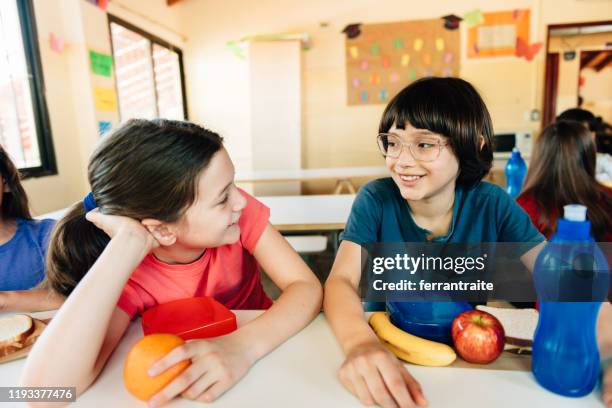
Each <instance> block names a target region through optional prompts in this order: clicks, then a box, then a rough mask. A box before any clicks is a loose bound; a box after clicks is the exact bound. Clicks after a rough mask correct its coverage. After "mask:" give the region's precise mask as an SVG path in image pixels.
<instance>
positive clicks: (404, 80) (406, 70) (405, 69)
mask: <svg viewBox="0 0 612 408" xmlns="http://www.w3.org/2000/svg"><path fill="white" fill-rule="evenodd" d="M359 28H360V35H359V36H358V37H355V38H352V39H351V38H349V37H348V36H346V37H345V56H346V58H345V63H346V78H347V79H346V89H347V103H348V104H349V105H367V104H381V103H386V102H388V101H389V100H390V99H391V98H392V97H393V96H395V94H397V92H399V91H400V90H401V89H402V88H404V87H405V86H406V85H407V84H408V83H409V82H411V81H414V80H416V79H417V78H419V77H422V76H431V75H436V76H458V75H459V58H457V57H456V56H459V55H460V53H459V52H460V33H459V30H449V29H447V28H444V27H443V25H442V24H440V19H439V18H436V19H428V20H411V21H402V22H394V23H383V24H362V25H361V26H360V27H359ZM373 48H375V50H376V51H375V52H372V49H373ZM354 55H358V57H357V58H355V57H354ZM357 84H358V85H357Z"/></svg>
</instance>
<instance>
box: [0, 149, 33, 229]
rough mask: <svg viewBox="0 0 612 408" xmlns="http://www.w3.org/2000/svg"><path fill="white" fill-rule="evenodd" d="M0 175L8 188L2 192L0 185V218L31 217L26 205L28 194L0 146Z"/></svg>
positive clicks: (2, 187) (17, 172)
mask: <svg viewBox="0 0 612 408" xmlns="http://www.w3.org/2000/svg"><path fill="white" fill-rule="evenodd" d="M0 175H2V178H3V179H4V182H5V183H6V185H7V186H8V188H9V190H10V191H9V192H8V193H3V191H4V186H2V185H0V194H2V195H3V196H2V214H1V216H2V218H3V219H12V218H25V219H27V220H31V219H32V215H31V214H30V207H29V206H28V196H27V195H26V193H25V190H24V189H23V186H22V185H21V177H20V176H19V170H17V167H16V166H15V165H14V164H13V162H12V161H11V159H10V158H9V157H8V154H7V153H6V151H5V150H4V149H3V148H2V146H0Z"/></svg>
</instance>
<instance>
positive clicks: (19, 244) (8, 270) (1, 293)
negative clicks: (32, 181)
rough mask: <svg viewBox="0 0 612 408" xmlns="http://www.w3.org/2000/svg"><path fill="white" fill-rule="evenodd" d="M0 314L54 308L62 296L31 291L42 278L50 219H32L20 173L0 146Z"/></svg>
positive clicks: (52, 223) (45, 291)
mask: <svg viewBox="0 0 612 408" xmlns="http://www.w3.org/2000/svg"><path fill="white" fill-rule="evenodd" d="M0 193H1V194H0V311H11V310H16V311H24V312H27V311H36V310H49V309H56V308H58V307H59V306H60V305H61V303H62V300H63V299H62V297H60V296H57V295H54V294H52V293H51V292H50V291H48V290H45V289H32V288H34V287H35V286H37V285H38V284H39V283H40V282H41V281H42V280H43V278H44V277H45V254H46V253H47V246H48V242H49V234H50V232H51V229H52V228H53V225H54V221H53V220H34V219H32V216H31V214H30V209H29V207H28V197H27V196H26V193H25V191H24V189H23V187H22V185H21V181H20V178H19V172H18V170H17V168H16V167H15V165H14V164H13V162H12V161H11V159H10V158H9V157H8V154H7V153H6V151H5V150H4V149H3V148H2V146H0Z"/></svg>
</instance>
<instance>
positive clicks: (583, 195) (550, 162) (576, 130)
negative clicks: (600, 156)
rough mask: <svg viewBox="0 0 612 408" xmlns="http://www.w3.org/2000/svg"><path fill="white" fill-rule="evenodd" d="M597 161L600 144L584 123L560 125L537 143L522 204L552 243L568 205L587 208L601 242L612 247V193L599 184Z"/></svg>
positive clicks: (541, 137)
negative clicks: (597, 147) (611, 244)
mask: <svg viewBox="0 0 612 408" xmlns="http://www.w3.org/2000/svg"><path fill="white" fill-rule="evenodd" d="M595 161H596V147H595V141H594V140H593V136H592V135H591V132H590V131H589V129H588V128H587V127H585V126H583V124H582V123H580V122H576V121H565V120H560V121H557V122H556V123H553V124H551V125H549V126H548V127H546V129H544V130H543V131H542V134H541V135H540V137H538V138H537V139H536V142H535V146H534V149H533V154H532V156H531V163H530V165H529V170H528V171H527V177H526V178H525V186H524V187H523V191H522V193H521V195H520V196H519V197H518V198H517V202H518V203H519V205H520V206H521V207H523V209H524V210H525V211H527V213H528V214H529V216H530V217H531V220H532V221H533V224H534V225H535V226H536V227H537V228H538V229H539V230H540V232H541V233H542V234H544V235H545V236H546V237H547V238H550V236H551V235H552V234H553V232H555V230H556V229H557V220H558V218H559V215H560V214H563V206H564V205H567V204H582V205H584V206H586V207H587V209H588V211H587V217H588V219H589V221H591V228H592V233H593V236H594V238H595V240H596V241H605V242H612V189H610V188H607V187H605V186H603V185H601V184H599V183H598V182H597V180H596V179H595Z"/></svg>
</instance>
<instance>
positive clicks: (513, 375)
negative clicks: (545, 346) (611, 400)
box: [0, 311, 603, 408]
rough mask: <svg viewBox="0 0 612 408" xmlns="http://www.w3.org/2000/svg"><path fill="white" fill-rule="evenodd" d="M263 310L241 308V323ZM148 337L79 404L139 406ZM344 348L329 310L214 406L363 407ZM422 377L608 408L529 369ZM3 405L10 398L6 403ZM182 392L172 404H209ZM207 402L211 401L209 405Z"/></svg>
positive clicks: (469, 403)
mask: <svg viewBox="0 0 612 408" xmlns="http://www.w3.org/2000/svg"><path fill="white" fill-rule="evenodd" d="M260 313H261V311H237V312H236V315H237V317H238V325H239V326H240V325H242V324H244V323H245V322H248V321H250V320H251V319H253V318H255V317H256V316H258V315H259V314H260ZM141 336H142V329H141V326H140V321H139V320H136V321H135V322H132V324H131V325H130V327H129V329H128V331H127V333H126V335H125V337H124V338H123V339H122V340H121V342H120V343H119V346H118V348H117V350H115V352H114V353H113V354H112V355H111V357H110V359H109V361H108V363H107V365H106V367H105V368H104V370H103V371H102V374H101V375H100V377H99V378H98V379H97V380H96V382H95V383H94V384H93V385H92V386H91V388H90V389H89V390H87V392H85V393H84V394H83V395H82V396H80V397H79V398H78V400H77V402H76V403H74V404H73V405H72V406H75V407H121V408H130V407H134V408H141V407H143V406H145V405H144V404H143V403H142V402H140V401H138V400H137V399H135V398H133V397H132V396H131V395H130V394H128V392H127V391H126V390H125V388H124V387H123V383H122V382H123V380H122V378H123V362H124V359H125V356H126V355H127V351H128V350H129V348H130V346H131V345H132V344H134V343H135V342H136V341H138V340H139V339H140V338H141ZM343 358H344V357H343V355H342V352H341V350H340V347H339V345H338V343H337V342H336V339H335V338H334V335H333V333H332V331H331V328H330V327H329V325H328V324H327V321H326V320H325V317H324V316H323V315H322V314H321V315H319V316H318V317H317V318H316V319H315V320H314V321H313V322H312V323H311V324H310V325H309V326H307V327H306V328H305V329H304V330H303V331H302V332H300V333H298V334H297V335H296V336H294V337H293V338H291V339H289V340H288V341H287V342H285V343H284V344H282V345H281V346H280V347H279V348H278V349H276V350H274V351H273V352H272V353H270V354H269V355H268V356H266V357H264V358H263V359H262V360H260V361H259V362H257V363H256V364H255V365H254V366H253V367H252V368H251V370H250V372H249V373H248V374H247V375H246V376H245V377H244V378H243V379H242V380H241V381H240V382H239V383H238V384H237V385H236V386H234V387H233V388H232V389H230V390H229V391H228V392H227V393H226V394H225V395H223V396H222V397H221V398H220V399H219V400H217V401H216V402H215V403H213V404H212V405H213V406H215V407H292V408H294V407H308V408H312V407H334V408H336V407H337V408H342V407H354V408H358V407H361V404H360V403H359V401H358V400H357V399H356V398H354V397H353V396H352V395H351V394H349V393H348V391H346V390H345V389H344V388H343V387H342V385H341V384H340V382H339V381H338V379H337V377H336V372H337V369H338V367H339V366H340V364H341V363H342V361H343ZM24 362H25V360H23V359H22V360H17V361H13V362H10V363H6V364H2V365H0V384H2V386H17V385H18V382H19V380H18V379H19V377H20V374H21V370H22V367H23V365H24ZM408 368H409V370H410V372H411V373H412V374H413V375H414V376H415V377H416V378H417V379H418V380H419V382H420V383H421V385H422V387H423V390H424V392H425V395H426V396H427V398H428V400H429V406H430V407H431V408H438V407H440V408H447V407H453V408H461V407H470V408H479V407H482V408H490V407H495V408H503V407H508V408H517V407H529V408H531V407H555V408H563V407H568V408H570V407H571V408H581V407H585V408H586V407H589V408H593V407H603V404H602V403H601V399H600V397H599V391H596V392H594V393H591V394H590V395H588V396H587V397H584V398H579V399H573V398H564V397H561V396H558V395H555V394H552V393H550V392H548V391H546V390H545V389H543V388H541V387H540V386H539V385H538V384H537V383H536V382H535V380H534V378H533V376H532V374H531V373H530V372H521V371H492V370H481V369H467V368H447V367H419V366H413V365H409V366H408ZM2 406H4V405H2ZM203 406H204V405H202V404H201V403H196V402H192V401H189V400H186V399H177V400H175V401H174V402H172V403H171V404H169V405H168V407H175V408H178V407H200V408H201V407H203ZM206 406H208V405H206Z"/></svg>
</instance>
